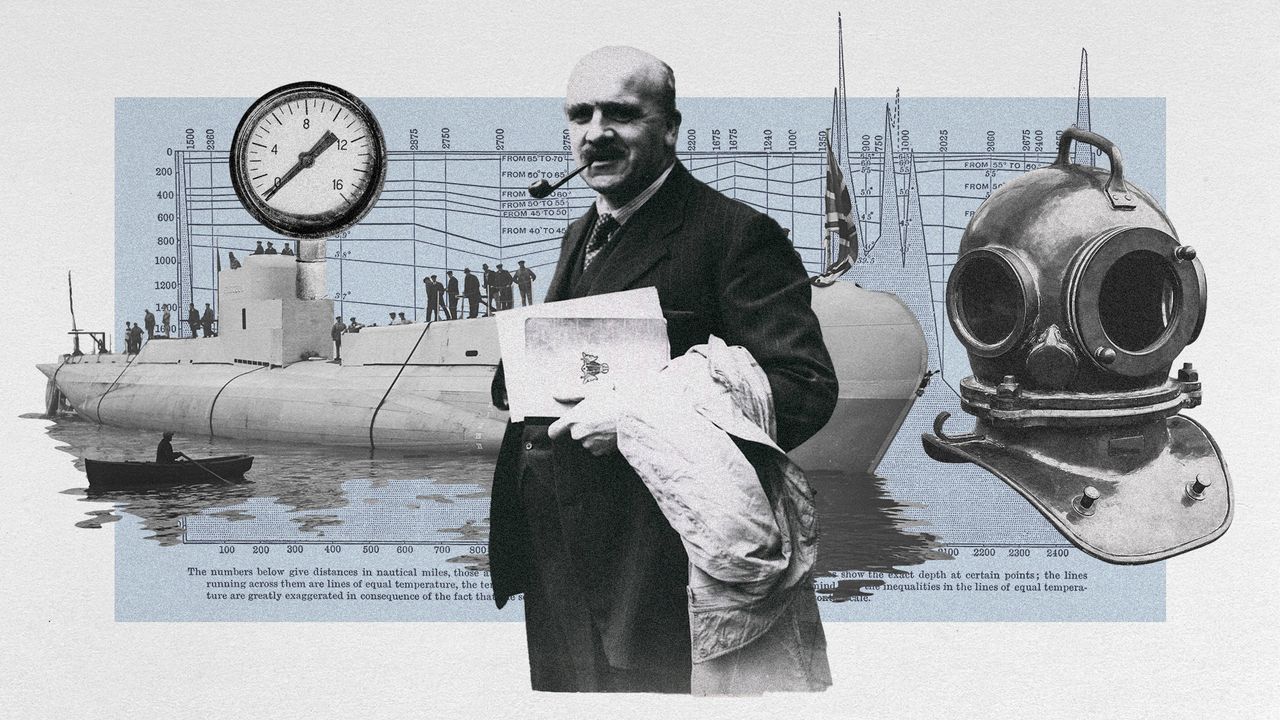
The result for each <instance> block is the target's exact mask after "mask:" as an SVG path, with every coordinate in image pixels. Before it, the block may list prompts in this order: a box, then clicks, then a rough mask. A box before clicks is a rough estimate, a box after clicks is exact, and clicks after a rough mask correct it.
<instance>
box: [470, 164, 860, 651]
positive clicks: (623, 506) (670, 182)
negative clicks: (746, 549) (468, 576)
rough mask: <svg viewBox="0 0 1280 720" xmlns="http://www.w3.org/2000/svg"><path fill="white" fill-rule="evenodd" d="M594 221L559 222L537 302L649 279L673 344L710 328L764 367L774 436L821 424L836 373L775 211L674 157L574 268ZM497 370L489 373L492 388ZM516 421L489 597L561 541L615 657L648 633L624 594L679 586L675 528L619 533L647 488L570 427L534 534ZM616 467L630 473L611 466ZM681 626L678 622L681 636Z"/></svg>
mask: <svg viewBox="0 0 1280 720" xmlns="http://www.w3.org/2000/svg"><path fill="white" fill-rule="evenodd" d="M595 220H596V212H595V209H594V206H593V208H592V209H591V210H589V211H588V212H587V214H586V215H584V216H583V217H581V218H579V219H578V220H577V221H575V222H574V223H572V224H571V225H570V226H569V230H568V233H567V234H566V235H565V238H564V241H563V243H562V244H561V249H560V259H559V262H558V264H557V266H556V273H555V277H554V278H553V279H552V280H551V283H550V287H549V288H548V291H547V297H546V301H547V302H554V301H556V300H565V299H570V298H573V297H582V296H586V295H598V294H601V293H608V292H615V291H620V290H629V289H633V288H641V287H647V286H655V287H656V288H657V289H658V298H659V301H660V303H661V305H662V311H663V315H664V316H665V318H666V320H667V334H668V338H669V340H670V344H671V353H672V356H673V357H675V356H678V355H682V354H684V352H685V351H686V350H688V349H689V348H690V347H692V346H694V345H697V344H700V343H703V342H706V340H707V336H708V335H710V334H715V335H717V336H719V337H721V338H722V339H724V341H725V342H726V343H728V344H729V345H741V346H743V347H745V348H746V349H747V350H749V351H750V352H751V354H752V355H753V356H754V357H755V359H756V362H757V363H759V364H760V366H761V367H762V368H763V369H764V372H765V374H766V375H767V376H768V378H769V384H770V386H771V389H772V391H773V398H774V404H775V407H776V411H777V412H776V415H777V419H778V440H779V443H780V444H781V445H782V447H783V448H785V449H790V448H792V447H795V446H797V445H799V444H800V443H802V442H804V441H805V440H807V439H808V438H809V437H810V436H811V435H813V434H814V433H816V432H817V431H818V430H819V429H821V428H822V426H823V425H825V424H826V422H827V419H828V418H829V417H830V415H831V412H832V409H833V408H834V407H835V400H836V392H837V384H836V378H835V372H834V370H833V369H832V366H831V359H830V357H829V356H828V354H827V349H826V346H825V345H824V344H823V341H822V331H821V329H820V328H819V326H818V320H817V318H816V317H815V316H814V314H813V311H812V310H811V309H810V307H809V285H808V283H807V282H805V280H806V277H807V274H806V272H805V269H804V266H803V263H802V262H801V260H800V257H799V255H798V254H797V253H796V252H795V250H794V249H793V248H792V247H791V243H790V242H789V241H788V240H787V236H786V233H785V232H784V231H783V230H782V229H781V228H780V227H779V226H778V224H777V223H776V222H774V221H773V220H772V219H771V218H769V217H768V216H766V215H764V214H762V213H760V212H757V211H756V210H753V209H752V208H750V207H748V206H747V205H745V204H743V203H740V202H737V201H734V200H731V199H729V198H727V197H725V196H724V195H721V194H720V193H719V192H717V191H715V190H713V189H711V188H710V187H708V186H707V185H706V184H704V183H702V182H701V181H699V180H697V179H696V178H694V177H693V176H692V175H690V174H689V172H688V171H687V170H686V169H685V168H684V167H683V166H682V165H680V164H677V165H676V167H675V168H674V169H673V170H672V172H671V175H670V176H669V177H668V178H667V181H666V183H665V184H664V185H663V186H662V188H661V189H659V191H658V192H657V194H655V195H654V196H653V197H652V198H650V200H649V202H647V203H646V204H645V205H644V206H642V207H641V208H640V210H639V211H637V212H636V214H635V215H634V216H632V217H631V218H630V219H629V220H628V221H627V224H626V225H625V226H624V227H623V228H622V229H621V230H620V231H619V232H618V234H617V235H616V236H615V237H614V238H613V239H612V240H611V242H610V244H609V245H608V246H606V248H605V249H604V251H603V252H602V253H601V254H600V255H599V256H597V257H596V258H595V260H593V262H592V264H591V266H590V268H589V269H588V270H587V271H586V272H585V273H584V272H582V271H581V267H582V252H583V250H584V245H585V244H586V235H587V233H588V232H589V231H590V229H591V227H592V226H593V224H594V223H595ZM501 382H502V374H501V372H499V374H498V377H496V378H495V398H499V397H501V392H500V390H501V388H500V387H499V385H500V383H501ZM522 425H523V424H522V423H511V424H510V425H509V426H508V429H507V433H506V436H505V438H504V440H503V445H502V448H501V450H500V452H499V456H498V463H497V467H496V468H495V472H494V482H493V495H492V504H491V508H490V524H491V530H490V545H489V560H490V571H491V574H492V579H493V590H494V599H495V601H496V602H497V604H498V606H499V607H501V606H502V605H503V604H505V602H506V600H507V598H508V597H509V596H511V595H515V594H517V593H520V592H523V591H524V588H525V586H526V582H527V580H528V570H529V567H530V561H531V555H530V553H531V552H535V551H536V552H543V547H545V545H544V544H545V543H556V544H557V545H558V546H564V545H566V544H567V546H568V547H570V549H571V551H572V554H573V555H574V557H575V561H574V563H575V568H576V571H577V572H580V573H582V574H585V575H587V576H588V577H586V578H582V579H581V580H582V582H580V583H579V585H581V586H585V587H587V588H589V591H588V595H589V596H590V597H588V598H584V601H585V602H587V603H588V604H589V605H590V606H591V610H592V617H593V619H594V622H595V623H596V624H597V626H598V627H599V628H600V632H601V634H602V636H603V641H604V645H605V651H606V654H610V656H611V658H612V657H613V653H610V650H611V646H613V647H614V648H615V649H616V647H623V646H625V645H626V643H628V642H633V641H637V640H638V642H639V643H641V644H644V643H647V642H649V639H648V638H647V637H646V636H645V635H644V633H647V632H648V631H649V630H648V629H646V628H643V627H639V626H636V625H635V623H636V622H638V621H637V620H636V617H637V615H636V611H635V608H636V607H637V606H643V605H644V603H646V602H647V601H648V600H646V598H644V597H628V594H640V595H644V594H646V593H651V592H654V591H656V590H659V589H662V588H664V587H666V586H668V585H670V586H672V587H674V588H676V591H677V592H678V593H679V594H680V599H682V598H683V585H684V583H685V582H686V572H687V568H686V566H685V562H686V561H685V558H684V552H683V548H682V547H681V546H680V544H679V540H678V537H676V536H675V532H674V531H673V530H671V529H670V527H669V525H666V524H665V520H663V519H661V518H660V515H659V519H658V520H657V522H658V523H659V524H661V525H666V527H665V531H666V533H668V536H664V537H661V538H657V539H654V538H651V537H647V536H645V537H640V536H636V537H626V533H627V529H628V528H631V527H636V526H637V524H636V523H635V522H633V518H634V517H635V516H636V515H637V514H643V513H655V512H657V509H656V506H654V505H653V503H652V498H651V497H648V495H647V492H646V491H645V490H644V489H643V485H642V484H641V483H640V481H639V479H638V478H637V477H635V475H634V473H631V472H630V468H629V467H627V466H626V464H625V461H621V462H619V458H617V457H611V458H603V459H602V458H592V457H591V456H590V455H589V454H587V453H586V452H585V451H583V450H582V449H581V447H580V445H578V444H577V443H575V442H573V441H571V440H568V439H567V438H566V439H565V440H566V442H565V443H564V444H558V445H557V446H556V448H555V451H556V454H557V458H556V463H555V466H556V468H557V476H556V479H555V486H556V495H557V498H558V499H559V501H560V503H561V504H562V505H563V506H564V507H565V509H564V510H563V511H562V513H561V517H560V525H561V527H562V528H563V534H564V536H565V537H564V538H539V537H531V536H530V533H529V530H528V528H529V524H528V523H527V520H526V518H525V515H524V512H525V509H524V507H523V505H522V502H521V496H520V489H519V488H520V477H519V473H520V469H521V467H522V464H521V455H522V453H523V452H524V449H525V446H524V445H523V444H522V443H523V441H522V434H523V431H524V428H522V427H521V426H522ZM620 475H629V478H627V479H625V482H624V481H623V479H622V478H619V477H615V476H620ZM623 486H626V487H625V489H617V488H620V487H623ZM637 487H638V488H639V490H638V491H637V490H636V488H637ZM640 505H643V506H644V507H640ZM637 532H641V531H637ZM643 533H651V529H649V530H643ZM646 543H651V544H649V545H648V546H647V547H646ZM578 555H581V556H582V557H580V558H579V557H578ZM622 556H625V557H622ZM687 630H688V628H687V623H686V625H685V627H684V629H683V632H684V633H685V635H686V638H685V643H686V645H687ZM677 631H679V629H678V628H677ZM622 654H623V655H625V654H626V653H625V652H623V653H622Z"/></svg>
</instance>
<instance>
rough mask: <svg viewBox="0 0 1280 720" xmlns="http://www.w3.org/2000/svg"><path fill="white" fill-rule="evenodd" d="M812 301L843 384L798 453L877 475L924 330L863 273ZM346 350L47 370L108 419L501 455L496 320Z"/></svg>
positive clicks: (393, 333)
mask: <svg viewBox="0 0 1280 720" xmlns="http://www.w3.org/2000/svg"><path fill="white" fill-rule="evenodd" d="M813 309H814V312H815V313H816V314H817V316H818V319H819V322H820V323H821V325H822V330H823V338H824V340H825V342H826V343H827V348H828V350H829V352H830V354H831V358H832V361H833V363H834V365H835V370H836V376H837V378H838V379H839V381H840V392H839V398H838V400H837V403H836V408H835V411H834V413H833V414H832V417H831V420H830V421H829V422H828V423H827V425H826V426H825V427H824V428H823V429H822V430H821V431H819V433H818V434H817V435H815V436H814V437H813V438H811V439H810V440H809V441H808V442H806V443H805V444H804V445H801V446H800V447H798V448H796V449H795V450H793V451H792V452H791V457H792V458H793V459H794V460H795V461H796V463H797V464H799V465H800V466H801V467H803V468H805V469H809V470H830V469H842V470H853V471H860V472H873V471H874V470H875V468H876V466H877V465H878V464H879V462H880V459H881V457H882V456H883V454H884V452H885V449H886V448H887V447H888V446H889V443H890V442H891V441H892V440H893V437H894V435H895V434H896V433H897V431H898V428H899V427H900V426H901V425H902V421H903V420H904V419H905V418H906V415H907V412H908V411H909V410H910V409H911V406H912V404H913V403H914V402H915V398H916V390H917V389H918V387H919V386H920V383H921V380H922V378H923V376H924V374H925V371H926V367H925V365H926V362H927V358H928V352H927V349H926V345H925V339H924V334H923V332H922V331H921V328H920V325H919V323H918V322H917V320H916V318H915V316H914V315H913V314H912V313H911V312H910V310H908V309H907V307H906V306H905V305H904V304H903V303H902V302H901V301H900V300H899V299H898V298H897V297H896V296H894V295H892V294H889V293H883V292H874V291H870V290H865V289H863V288H860V287H857V286H856V285H854V284H853V283H851V282H838V283H835V284H834V285H832V286H830V287H822V288H814V290H813ZM312 344H313V345H317V346H318V344H317V343H314V342H313V343H312ZM330 349H331V348H330ZM341 353H342V358H343V361H342V363H341V364H339V363H336V362H332V361H326V360H324V359H316V360H310V361H298V362H293V363H291V364H288V365H286V366H283V367H281V366H278V365H275V364H273V363H272V362H270V359H268V360H266V361H261V360H249V359H245V358H246V357H249V356H251V352H250V350H249V349H247V346H246V345H244V343H243V342H242V340H241V339H237V338H236V337H235V336H234V334H233V335H232V336H231V337H229V338H224V337H216V338H208V339H200V340H196V339H188V340H153V341H151V342H149V343H148V344H147V345H146V346H145V347H144V348H143V350H142V352H141V353H140V354H138V355H135V356H124V355H110V354H106V355H84V356H78V357H65V358H64V359H63V361H62V362H61V363H58V364H49V365H42V366H40V369H41V370H42V371H43V372H44V373H45V374H46V375H47V376H48V377H49V378H50V383H51V385H52V386H53V388H55V389H56V390H57V391H58V392H59V393H61V395H62V397H63V398H64V399H65V400H66V402H67V403H69V404H70V405H71V406H72V407H73V408H74V409H75V411H76V412H78V413H79V414H80V415H83V416H84V417H86V418H88V419H90V420H93V421H95V422H99V423H103V424H107V425H117V426H121V427H133V428H146V429H153V430H173V431H175V432H179V433H186V434H200V435H206V434H207V435H210V436H216V437H228V438H240V439H253V440H267V441H276V442H288V443H310V444H323V445H339V446H348V447H350V446H363V447H369V448H370V449H372V450H377V449H394V450H399V451H406V452H421V453H479V454H496V453H497V450H498V447H499V445H500V443H501V440H502V435H503V430H504V427H505V424H506V421H507V414H506V413H505V412H502V411H499V410H496V409H495V408H493V406H492V404H491V402H490V392H489V385H490V381H491V380H492V378H493V374H494V372H495V370H496V368H497V364H498V358H499V355H498V341H497V331H496V327H495V323H494V321H493V320H492V319H490V318H476V319H468V320H454V321H450V322H439V323H433V324H430V325H426V324H417V325H401V326H388V327H372V328H366V329H365V330H363V331H362V332H360V333H358V334H350V335H344V336H343V344H342V348H341Z"/></svg>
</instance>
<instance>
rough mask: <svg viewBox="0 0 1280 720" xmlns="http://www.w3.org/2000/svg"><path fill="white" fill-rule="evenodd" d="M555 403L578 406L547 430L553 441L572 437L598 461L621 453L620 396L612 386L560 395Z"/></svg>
mask: <svg viewBox="0 0 1280 720" xmlns="http://www.w3.org/2000/svg"><path fill="white" fill-rule="evenodd" d="M555 399H556V400H558V401H560V402H563V403H577V404H576V405H575V406H574V407H573V409H572V410H569V411H568V412H566V413H565V414H564V415H563V416H561V418H560V419H559V420H556V421H555V422H554V423H552V424H551V427H549V428H547V434H548V435H549V436H550V437H551V439H552V440H558V439H559V438H561V437H563V436H565V435H568V436H569V437H571V438H573V439H574V440H577V441H579V442H581V443H582V447H584V448H586V449H587V451H588V452H590V453H591V454H592V455H595V456H596V457H601V456H604V455H608V454H609V453H611V452H614V451H616V450H617V449H618V414H619V408H620V403H619V400H618V394H617V393H616V392H615V391H614V389H613V386H611V385H604V384H599V385H589V386H586V387H584V388H583V389H582V390H573V391H566V392H560V393H557V394H556V395H555Z"/></svg>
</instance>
